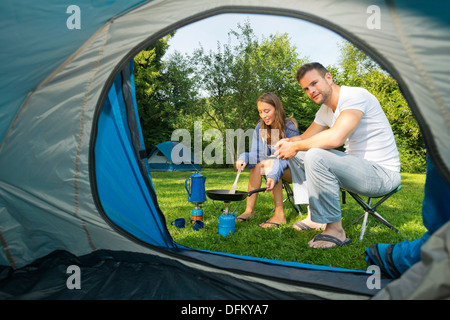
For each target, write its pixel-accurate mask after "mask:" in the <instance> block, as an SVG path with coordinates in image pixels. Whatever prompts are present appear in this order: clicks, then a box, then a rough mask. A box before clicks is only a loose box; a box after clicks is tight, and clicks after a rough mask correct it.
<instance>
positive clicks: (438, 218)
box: [365, 158, 450, 279]
mask: <svg viewBox="0 0 450 320" xmlns="http://www.w3.org/2000/svg"><path fill="white" fill-rule="evenodd" d="M448 199H450V186H449V185H448V184H447V183H446V182H445V181H444V180H443V179H442V177H441V176H440V174H439V173H438V172H437V171H436V168H435V166H434V164H433V162H432V161H431V159H430V158H427V178H426V182H425V196H424V200H423V205H422V217H423V224H424V226H425V227H426V228H427V231H426V232H425V234H424V235H423V236H422V237H421V238H419V239H416V240H413V241H403V242H400V243H397V244H382V243H377V244H373V245H371V246H370V247H369V248H367V249H366V252H365V253H366V261H367V263H368V265H378V266H379V267H380V268H381V270H382V271H383V272H384V273H385V274H387V275H389V276H390V277H391V278H394V279H395V278H398V277H400V276H401V275H402V274H403V273H405V272H406V271H407V270H408V269H409V268H411V266H413V265H414V264H416V263H417V262H419V261H420V259H421V248H422V246H423V245H424V244H425V243H426V242H427V240H428V239H429V238H430V236H431V235H432V234H433V233H434V232H436V231H437V230H438V229H440V228H441V227H442V226H443V225H445V224H446V223H447V222H448V221H450V209H449V204H448Z"/></svg>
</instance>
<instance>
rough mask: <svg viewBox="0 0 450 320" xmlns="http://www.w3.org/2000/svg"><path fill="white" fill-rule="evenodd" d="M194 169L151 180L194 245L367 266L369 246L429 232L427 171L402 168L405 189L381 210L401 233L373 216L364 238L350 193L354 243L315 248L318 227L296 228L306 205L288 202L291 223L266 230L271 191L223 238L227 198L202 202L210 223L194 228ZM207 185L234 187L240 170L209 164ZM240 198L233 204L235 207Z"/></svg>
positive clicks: (179, 237) (347, 213)
mask: <svg viewBox="0 0 450 320" xmlns="http://www.w3.org/2000/svg"><path fill="white" fill-rule="evenodd" d="M191 174H192V172H154V173H152V180H153V184H154V186H155V190H156V194H157V197H158V203H159V206H160V208H161V210H162V212H163V213H164V215H165V217H166V223H167V228H168V230H169V232H170V234H171V235H172V238H173V239H174V241H175V242H177V243H179V244H181V245H184V246H187V247H190V248H198V249H205V250H212V251H220V252H227V253H232V254H238V255H246V256H256V257H261V258H267V259H276V260H283V261H294V262H302V263H308V264H319V265H326V266H333V267H340V268H349V269H358V270H366V268H367V265H366V262H365V261H364V251H365V249H366V248H367V247H368V246H369V245H371V244H373V243H397V242H401V241H404V240H414V239H417V238H420V237H421V236H422V235H423V233H424V232H425V228H424V227H423V224H422V215H421V211H422V200H423V187H424V182H425V174H408V173H402V185H403V188H402V190H400V191H399V192H398V193H396V194H395V195H393V196H392V197H391V198H390V199H388V200H387V201H386V202H385V203H383V204H382V205H381V206H380V207H379V208H378V212H379V213H380V214H381V215H382V216H383V217H385V218H386V219H387V220H388V221H389V222H391V224H392V225H394V226H395V227H396V228H397V229H399V231H400V232H399V233H396V232H394V231H393V230H391V229H389V228H387V227H386V226H384V225H382V224H380V223H379V222H378V221H376V220H375V219H373V218H372V217H369V219H368V226H367V229H366V233H365V236H364V239H363V240H362V241H360V240H359V234H360V231H361V225H360V222H359V223H357V224H355V225H349V224H350V223H351V222H353V221H354V220H355V219H356V218H358V217H359V216H360V215H361V214H362V213H363V211H362V209H361V207H360V206H359V205H358V204H357V203H356V202H355V201H354V200H353V199H352V198H351V197H350V196H349V195H347V201H346V204H342V221H343V225H344V226H345V231H346V233H347V237H350V238H351V239H352V242H351V244H350V245H347V246H344V247H341V248H333V249H329V250H323V249H312V248H310V247H309V246H308V241H309V240H310V239H312V238H313V237H314V236H315V235H316V234H318V233H319V231H303V232H299V231H296V230H294V229H293V228H291V225H292V224H293V223H294V222H296V221H297V220H300V219H303V218H304V217H306V213H305V212H306V208H305V207H303V208H302V216H301V217H300V216H299V215H298V214H297V213H296V212H295V210H294V209H293V208H292V206H291V204H290V203H288V202H286V203H285V205H284V208H285V214H286V218H287V223H286V224H285V225H283V226H281V227H280V228H272V229H262V228H259V227H258V224H260V223H261V222H263V221H265V220H267V219H268V218H270V217H271V216H272V212H271V210H272V208H273V200H272V196H271V194H264V193H260V194H259V195H258V201H257V203H256V208H255V212H256V215H255V218H254V219H252V220H250V221H246V222H237V223H236V231H235V233H234V234H233V235H230V236H227V237H222V236H220V235H219V234H218V218H219V216H220V215H221V213H222V212H221V209H222V208H223V203H222V202H220V201H213V200H211V199H209V198H208V199H207V201H206V202H205V203H204V204H203V211H204V223H205V228H203V229H201V230H200V231H194V230H192V227H190V225H189V222H188V221H189V220H190V215H191V210H192V209H193V208H194V204H193V203H190V202H188V195H187V192H186V190H185V187H184V182H185V180H186V179H187V178H189V176H190V175H191ZM202 174H203V175H204V176H205V177H206V189H207V190H208V189H229V188H231V185H232V184H233V182H234V179H235V177H236V173H235V172H234V171H233V170H232V169H204V170H203V171H202ZM248 176H249V171H248V170H246V171H244V172H243V173H241V175H240V178H239V182H238V187H237V190H243V191H245V190H247V182H248ZM238 204H239V203H237V202H233V203H231V207H232V209H233V210H234V208H236V206H237V205H238ZM244 210H245V200H244V201H242V202H241V203H240V206H239V207H238V208H237V210H236V212H235V213H236V214H237V215H239V214H240V213H242V212H243V211H244ZM176 218H185V219H186V220H187V222H188V225H187V227H186V228H184V229H177V228H176V227H175V226H172V225H171V224H170V222H171V221H173V220H175V219H176Z"/></svg>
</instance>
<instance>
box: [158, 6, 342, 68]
mask: <svg viewBox="0 0 450 320" xmlns="http://www.w3.org/2000/svg"><path fill="white" fill-rule="evenodd" d="M246 20H248V21H249V22H250V26H251V27H252V28H253V30H254V32H255V35H256V36H257V37H258V40H260V41H261V40H262V39H263V37H264V38H267V37H269V36H270V35H271V34H275V33H277V32H278V33H280V34H282V33H288V34H289V36H290V38H291V43H292V44H294V45H295V46H296V47H297V51H298V53H299V56H300V57H302V58H303V57H309V58H310V59H311V61H317V62H320V63H322V64H323V65H324V66H329V65H337V62H338V58H339V47H338V44H339V43H341V42H342V41H343V38H342V37H341V36H339V35H338V34H336V33H334V32H332V31H330V30H328V29H326V28H323V27H321V26H318V25H315V24H313V23H310V22H307V21H304V20H300V19H296V18H289V17H281V16H270V15H257V14H221V15H217V16H213V17H210V18H207V19H204V20H200V21H198V22H195V23H192V24H189V25H186V26H184V27H182V28H180V29H178V30H177V33H176V34H175V36H174V37H173V38H172V39H171V40H170V41H169V45H170V47H169V50H168V51H167V53H166V55H167V56H169V55H170V54H172V53H173V52H174V51H175V50H176V51H179V52H181V53H188V54H191V53H192V51H193V50H194V49H196V48H199V47H200V43H201V45H202V46H203V48H204V49H205V50H206V51H207V52H209V50H213V51H216V48H217V42H218V41H219V42H220V43H221V44H222V45H223V44H226V43H228V32H229V31H230V30H232V29H233V30H237V24H238V23H240V24H241V25H242V24H244V23H245V21H246Z"/></svg>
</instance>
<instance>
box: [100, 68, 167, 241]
mask: <svg viewBox="0 0 450 320" xmlns="http://www.w3.org/2000/svg"><path fill="white" fill-rule="evenodd" d="M128 68H130V69H131V70H132V68H133V62H132V61H131V62H130V66H129V67H128ZM122 79H123V77H122V74H119V75H118V76H117V78H116V81H115V82H114V83H113V84H112V86H111V89H110V91H109V94H108V99H107V100H106V102H105V105H104V107H103V109H102V112H101V114H100V117H99V121H98V133H97V140H96V148H95V173H96V181H97V185H96V189H97V192H98V196H99V204H100V206H101V207H102V209H103V211H104V212H105V214H106V216H107V218H108V219H109V220H111V221H112V222H113V223H114V224H115V225H117V226H118V227H119V228H120V229H122V230H124V231H126V232H127V233H128V234H130V235H132V236H133V237H135V238H137V239H139V240H140V241H143V242H146V243H150V244H152V245H156V246H165V247H174V246H175V245H174V243H173V241H172V238H171V236H170V234H169V233H168V231H167V229H166V228H165V219H164V215H163V214H162V213H161V212H160V209H159V208H158V207H157V204H156V201H155V200H156V198H155V195H154V194H152V190H153V185H152V184H151V177H150V175H149V174H148V172H147V171H146V170H147V167H145V168H144V167H140V166H139V162H140V161H141V160H142V162H143V163H147V161H146V160H147V159H146V158H144V159H139V157H138V155H139V152H137V151H136V150H134V149H133V143H132V141H131V140H132V137H131V134H130V132H131V131H132V130H130V127H129V123H128V121H127V120H128V116H127V113H129V112H127V107H126V102H125V99H124V91H123V88H127V86H123V83H122ZM127 81H128V82H130V83H131V85H130V86H128V88H129V89H130V90H131V89H132V87H134V84H132V78H128V79H127ZM132 101H133V102H134V101H135V100H132ZM131 108H132V112H133V113H134V112H135V110H137V106H136V105H135V104H134V103H133V105H132V106H131ZM139 142H140V146H139V147H140V148H144V145H143V140H142V139H139ZM144 169H145V170H144Z"/></svg>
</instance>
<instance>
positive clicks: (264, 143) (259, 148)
mask: <svg viewBox="0 0 450 320" xmlns="http://www.w3.org/2000/svg"><path fill="white" fill-rule="evenodd" d="M257 107H258V112H259V116H260V117H261V121H260V122H259V123H258V124H257V125H256V128H255V131H254V133H253V141H252V146H251V150H250V152H245V153H243V154H241V155H240V156H239V158H238V160H237V161H236V168H238V170H243V169H244V168H245V167H247V168H250V169H251V171H250V178H249V181H248V191H251V190H254V189H257V188H260V187H261V182H262V176H263V175H264V176H266V185H267V186H269V185H271V186H272V187H273V186H274V187H273V188H270V189H272V197H273V201H274V203H275V213H274V215H273V217H271V218H270V219H268V220H267V221H265V222H263V223H261V224H260V225H259V226H260V227H261V228H271V227H278V226H279V225H280V224H283V223H286V217H285V216H284V210H283V187H282V182H281V179H285V180H287V181H291V175H290V170H289V167H288V165H289V162H288V161H287V160H281V159H277V158H276V157H275V156H274V153H275V144H276V143H277V142H278V141H279V140H280V139H283V138H290V137H293V136H297V135H298V134H299V132H298V129H297V122H296V121H295V119H294V118H292V117H289V118H286V114H285V113H284V109H283V105H282V104H281V101H280V99H279V98H278V97H277V96H276V95H275V94H273V93H270V92H269V93H263V94H262V95H261V96H260V97H259V98H258V101H257ZM257 197H258V194H257V193H255V194H253V195H252V196H250V197H247V207H246V209H245V211H244V212H243V213H242V214H241V215H240V216H239V217H237V220H238V221H246V220H249V219H251V218H253V217H254V215H255V212H254V209H255V203H256V199H257Z"/></svg>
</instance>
